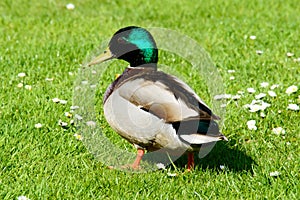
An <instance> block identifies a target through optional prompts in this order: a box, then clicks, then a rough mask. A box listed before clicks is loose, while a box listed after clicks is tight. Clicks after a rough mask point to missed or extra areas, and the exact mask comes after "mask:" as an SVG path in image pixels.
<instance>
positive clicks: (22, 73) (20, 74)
mask: <svg viewBox="0 0 300 200" xmlns="http://www.w3.org/2000/svg"><path fill="white" fill-rule="evenodd" d="M25 76H26V74H25V73H24V72H21V73H18V77H20V78H23V77H25Z"/></svg>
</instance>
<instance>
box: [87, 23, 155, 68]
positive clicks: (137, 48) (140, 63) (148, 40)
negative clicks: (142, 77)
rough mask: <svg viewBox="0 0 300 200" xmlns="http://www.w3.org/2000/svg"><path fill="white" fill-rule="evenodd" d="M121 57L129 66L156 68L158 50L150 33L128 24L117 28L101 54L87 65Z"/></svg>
mask: <svg viewBox="0 0 300 200" xmlns="http://www.w3.org/2000/svg"><path fill="white" fill-rule="evenodd" d="M113 58H116V59H122V60H125V61H127V62H129V63H130V66H131V67H152V68H155V69H156V66H157V61H158V50H157V47H156V43H155V41H154V39H153V37H152V35H151V34H150V33H149V32H148V31H147V30H146V29H144V28H141V27H137V26H128V27H125V28H122V29H120V30H118V31H117V32H116V33H115V34H114V35H113V36H112V38H111V40H110V42H109V45H108V48H107V49H106V50H105V51H104V53H103V54H101V55H99V56H98V57H96V58H94V59H93V60H92V61H91V62H90V63H89V64H88V65H89V66H91V65H95V64H98V63H101V62H104V61H106V60H110V59H113Z"/></svg>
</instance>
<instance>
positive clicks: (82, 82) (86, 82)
mask: <svg viewBox="0 0 300 200" xmlns="http://www.w3.org/2000/svg"><path fill="white" fill-rule="evenodd" d="M88 83H89V82H88V81H81V84H82V85H86V84H88Z"/></svg>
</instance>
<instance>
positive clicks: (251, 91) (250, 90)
mask: <svg viewBox="0 0 300 200" xmlns="http://www.w3.org/2000/svg"><path fill="white" fill-rule="evenodd" d="M247 91H248V92H249V93H255V92H256V91H255V89H254V88H247Z"/></svg>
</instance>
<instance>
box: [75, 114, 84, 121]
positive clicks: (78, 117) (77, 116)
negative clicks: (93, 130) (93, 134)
mask: <svg viewBox="0 0 300 200" xmlns="http://www.w3.org/2000/svg"><path fill="white" fill-rule="evenodd" d="M75 118H76V119H78V120H82V119H83V118H82V116H80V115H78V114H75Z"/></svg>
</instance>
